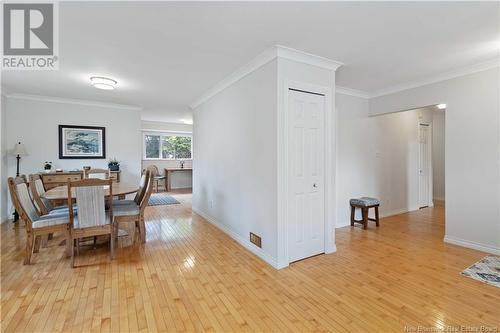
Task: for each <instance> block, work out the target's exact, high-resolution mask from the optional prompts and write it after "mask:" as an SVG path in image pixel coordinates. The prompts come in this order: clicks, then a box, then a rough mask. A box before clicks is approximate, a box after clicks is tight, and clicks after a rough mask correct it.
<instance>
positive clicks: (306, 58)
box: [275, 45, 343, 71]
mask: <svg viewBox="0 0 500 333" xmlns="http://www.w3.org/2000/svg"><path fill="white" fill-rule="evenodd" d="M275 48H276V53H277V56H278V57H280V58H285V59H289V60H293V61H297V62H301V63H304V64H308V65H312V66H317V67H321V68H326V69H330V70H332V71H336V70H337V68H339V67H340V66H342V65H343V63H341V62H339V61H335V60H331V59H328V58H324V57H320V56H317V55H314V54H311V53H307V52H303V51H299V50H295V49H292V48H289V47H286V46H283V45H276V46H275Z"/></svg>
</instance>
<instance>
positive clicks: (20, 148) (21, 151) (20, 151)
mask: <svg viewBox="0 0 500 333" xmlns="http://www.w3.org/2000/svg"><path fill="white" fill-rule="evenodd" d="M12 154H13V155H15V156H16V160H17V166H16V177H19V161H20V160H21V156H26V155H28V152H27V151H26V147H25V146H24V144H22V143H21V142H18V143H16V145H15V146H14V151H13V152H12Z"/></svg>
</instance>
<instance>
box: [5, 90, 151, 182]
mask: <svg viewBox="0 0 500 333" xmlns="http://www.w3.org/2000/svg"><path fill="white" fill-rule="evenodd" d="M58 125H85V126H103V127H106V159H81V160H80V159H77V160H67V159H61V160H60V159H59V146H58ZM6 126H7V148H8V149H12V148H13V147H14V145H15V143H16V142H18V141H21V142H23V143H24V144H25V146H26V149H27V151H28V153H29V155H28V156H25V157H23V158H22V160H21V173H24V174H30V173H34V172H39V171H41V170H42V169H43V162H44V161H51V162H53V168H54V169H56V168H61V169H64V170H72V169H76V168H78V169H81V168H82V167H83V166H84V165H90V166H92V167H105V168H107V161H108V159H110V158H114V157H116V158H117V159H118V160H119V161H121V165H120V169H121V170H122V173H121V179H122V181H125V182H131V183H139V179H140V173H141V151H142V146H141V122H140V113H139V111H138V110H131V109H118V108H114V107H104V106H95V105H83V104H76V103H69V102H66V103H63V102H53V101H50V102H49V101H43V100H32V99H19V98H10V97H9V98H7V116H6ZM15 172H16V160H15V158H14V157H11V156H9V158H8V175H9V176H15Z"/></svg>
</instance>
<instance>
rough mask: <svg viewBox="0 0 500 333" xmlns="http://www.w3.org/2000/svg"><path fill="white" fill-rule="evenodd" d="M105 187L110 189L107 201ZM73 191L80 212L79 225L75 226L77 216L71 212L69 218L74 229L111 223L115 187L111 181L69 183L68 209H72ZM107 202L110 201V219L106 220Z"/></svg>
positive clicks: (87, 180)
mask: <svg viewBox="0 0 500 333" xmlns="http://www.w3.org/2000/svg"><path fill="white" fill-rule="evenodd" d="M105 186H107V187H108V188H109V196H108V197H107V199H106V196H105V192H106V189H105ZM73 191H74V193H75V202H76V207H77V210H78V217H77V220H78V224H76V225H75V216H74V212H73V210H72V209H70V210H69V218H70V225H71V226H72V227H73V228H74V229H84V228H92V227H98V226H103V225H107V224H110V223H111V221H112V217H113V186H112V180H111V179H108V180H102V179H83V180H78V181H73V182H72V181H68V207H71V203H72V200H73V196H72V192H73ZM106 200H108V203H107V205H108V207H109V211H108V214H109V215H110V216H109V218H106Z"/></svg>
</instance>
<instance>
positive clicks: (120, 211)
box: [113, 202, 141, 216]
mask: <svg viewBox="0 0 500 333" xmlns="http://www.w3.org/2000/svg"><path fill="white" fill-rule="evenodd" d="M140 210H141V207H140V206H139V205H138V204H136V203H135V202H132V203H130V204H128V205H125V204H124V205H116V206H115V205H113V215H114V216H133V215H138V214H139V213H140Z"/></svg>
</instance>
